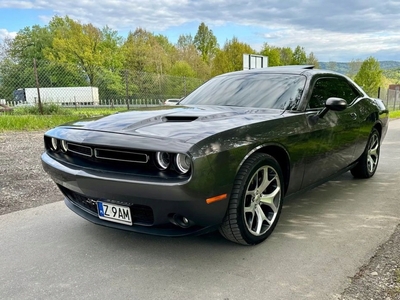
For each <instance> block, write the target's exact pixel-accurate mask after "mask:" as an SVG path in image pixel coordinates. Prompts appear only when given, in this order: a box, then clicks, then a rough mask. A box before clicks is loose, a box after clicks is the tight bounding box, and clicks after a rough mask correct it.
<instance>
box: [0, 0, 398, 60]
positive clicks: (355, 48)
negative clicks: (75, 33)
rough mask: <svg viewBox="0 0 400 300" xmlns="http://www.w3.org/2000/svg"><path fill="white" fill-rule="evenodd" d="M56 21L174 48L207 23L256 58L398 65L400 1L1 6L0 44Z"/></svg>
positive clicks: (4, 1) (34, 1)
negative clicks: (279, 53) (150, 36)
mask: <svg viewBox="0 0 400 300" xmlns="http://www.w3.org/2000/svg"><path fill="white" fill-rule="evenodd" d="M55 15H57V16H60V17H64V16H66V15H68V16H69V17H70V18H72V19H74V20H76V21H79V22H81V23H85V24H87V23H92V24H93V25H95V26H97V27H99V28H102V27H104V26H106V25H107V26H109V27H111V28H113V29H114V30H117V31H118V32H119V34H120V35H121V36H123V37H126V36H127V34H128V33H129V31H134V30H135V29H136V28H137V27H142V28H144V29H146V30H148V31H150V32H153V33H155V34H163V35H165V36H167V37H168V39H169V41H170V42H172V43H176V41H177V40H178V37H179V35H181V34H192V36H195V34H196V32H197V29H198V26H199V24H200V23H201V22H204V23H205V24H206V25H207V26H208V27H209V29H211V30H212V31H213V33H214V34H215V36H216V37H217V39H218V43H219V45H220V46H221V47H222V46H223V45H224V43H225V42H226V41H227V40H230V39H232V38H233V37H237V38H238V39H239V41H240V42H244V43H247V44H249V45H250V46H251V47H252V48H253V49H255V50H257V51H259V50H261V48H262V46H263V45H264V43H268V44H269V45H272V46H278V47H291V48H293V49H294V48H295V47H296V46H297V45H300V46H302V47H304V49H305V50H306V52H307V53H310V52H313V53H314V54H315V55H316V57H317V59H318V60H319V61H325V62H328V61H337V62H348V61H351V60H357V59H361V60H364V59H366V58H367V57H369V56H373V57H374V58H376V59H378V60H381V61H382V60H395V61H400V0H380V1H376V0H333V1H332V0H247V1H246V0H230V1H228V0H203V1H200V0H150V1H146V0H0V42H1V41H2V40H3V39H4V38H5V37H7V36H8V37H14V36H15V35H16V34H17V32H18V31H19V30H21V29H23V28H24V27H27V26H28V27H31V26H33V25H40V26H46V25H47V24H48V22H49V20H51V18H52V17H53V16H55Z"/></svg>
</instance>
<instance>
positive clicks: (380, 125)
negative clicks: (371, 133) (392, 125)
mask: <svg viewBox="0 0 400 300" xmlns="http://www.w3.org/2000/svg"><path fill="white" fill-rule="evenodd" d="M373 128H375V129H376V130H378V132H379V136H380V137H382V124H381V123H380V122H376V123H375V125H374V127H373Z"/></svg>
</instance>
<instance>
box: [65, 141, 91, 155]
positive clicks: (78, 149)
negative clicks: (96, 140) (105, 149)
mask: <svg viewBox="0 0 400 300" xmlns="http://www.w3.org/2000/svg"><path fill="white" fill-rule="evenodd" d="M67 145H68V151H71V152H73V153H76V154H80V155H84V156H89V157H91V156H92V155H93V150H92V148H90V147H87V146H82V145H77V144H72V143H67Z"/></svg>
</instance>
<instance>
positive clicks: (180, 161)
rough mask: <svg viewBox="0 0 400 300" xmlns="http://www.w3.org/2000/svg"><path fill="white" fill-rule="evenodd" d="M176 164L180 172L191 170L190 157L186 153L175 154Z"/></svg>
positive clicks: (184, 172)
mask: <svg viewBox="0 0 400 300" xmlns="http://www.w3.org/2000/svg"><path fill="white" fill-rule="evenodd" d="M175 166H176V168H177V170H178V172H180V173H182V174H186V173H187V172H189V170H190V157H189V156H187V155H185V154H181V153H179V154H177V155H176V156H175Z"/></svg>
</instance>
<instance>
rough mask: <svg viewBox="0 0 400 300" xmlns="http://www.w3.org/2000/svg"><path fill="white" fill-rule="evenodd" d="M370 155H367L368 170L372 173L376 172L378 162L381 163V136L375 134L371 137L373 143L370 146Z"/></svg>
mask: <svg viewBox="0 0 400 300" xmlns="http://www.w3.org/2000/svg"><path fill="white" fill-rule="evenodd" d="M368 146H369V147H368V154H367V168H368V172H370V173H372V172H374V171H375V169H376V167H377V165H378V161H379V136H378V134H376V133H374V134H373V135H372V136H371V141H370V143H369V145H368Z"/></svg>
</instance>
